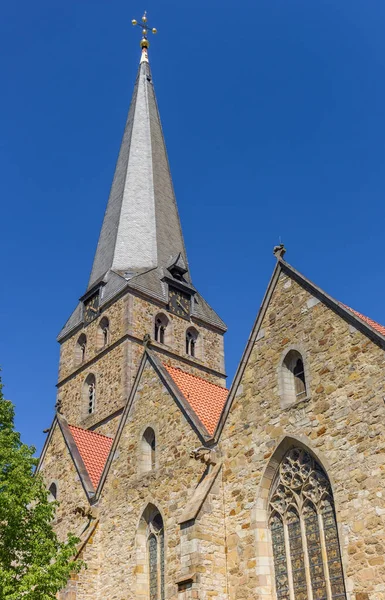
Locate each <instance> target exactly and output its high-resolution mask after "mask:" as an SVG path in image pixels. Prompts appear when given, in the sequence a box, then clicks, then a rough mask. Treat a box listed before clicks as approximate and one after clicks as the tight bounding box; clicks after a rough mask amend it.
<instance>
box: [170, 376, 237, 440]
mask: <svg viewBox="0 0 385 600" xmlns="http://www.w3.org/2000/svg"><path fill="white" fill-rule="evenodd" d="M163 366H164V367H165V368H166V369H167V371H168V373H169V375H171V377H172V378H173V380H174V382H175V383H176V385H177V386H178V388H179V389H180V391H181V392H182V394H183V395H184V397H185V398H186V400H187V402H188V403H189V404H190V406H191V408H192V409H193V411H194V412H195V414H196V415H197V417H198V418H199V420H200V421H201V423H203V425H204V426H205V427H206V429H207V431H208V432H209V434H210V435H213V433H214V431H215V428H216V426H217V424H218V421H219V418H220V416H221V413H222V409H223V407H224V405H225V402H226V398H227V395H228V393H229V390H227V389H226V388H223V387H220V386H219V385H215V384H214V383H210V382H209V381H206V380H205V379H201V378H200V377H196V375H191V374H190V373H185V372H184V371H182V370H181V369H178V368H176V367H170V366H169V365H163Z"/></svg>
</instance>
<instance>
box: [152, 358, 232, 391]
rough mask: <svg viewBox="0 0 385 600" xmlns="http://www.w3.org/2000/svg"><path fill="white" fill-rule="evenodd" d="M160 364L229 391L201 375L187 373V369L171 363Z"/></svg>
mask: <svg viewBox="0 0 385 600" xmlns="http://www.w3.org/2000/svg"><path fill="white" fill-rule="evenodd" d="M162 364H163V366H164V367H165V368H166V369H167V368H170V369H176V370H177V371H180V372H181V373H183V374H184V375H191V377H194V378H195V379H199V380H200V381H204V382H205V383H208V384H209V385H213V386H214V387H217V388H219V389H220V390H225V391H226V392H228V391H229V390H228V388H226V387H222V386H221V385H218V384H217V383H213V382H212V381H208V380H207V379H204V378H203V377H199V375H194V374H193V373H189V372H188V371H183V369H181V368H180V367H174V366H173V365H166V364H165V363H162Z"/></svg>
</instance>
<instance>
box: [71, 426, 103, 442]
mask: <svg viewBox="0 0 385 600" xmlns="http://www.w3.org/2000/svg"><path fill="white" fill-rule="evenodd" d="M68 427H73V428H74V429H79V430H80V431H85V432H86V433H92V435H97V436H99V437H102V438H105V439H106V440H109V441H110V442H112V441H113V439H114V438H111V437H109V436H108V435H103V433H98V432H97V431H92V430H91V429H84V428H83V427H79V426H78V425H71V423H68Z"/></svg>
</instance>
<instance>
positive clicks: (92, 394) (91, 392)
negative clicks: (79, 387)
mask: <svg viewBox="0 0 385 600" xmlns="http://www.w3.org/2000/svg"><path fill="white" fill-rule="evenodd" d="M83 396H84V403H85V406H86V414H88V415H92V413H93V412H95V404H96V379H95V375H94V374H93V373H90V374H89V375H87V378H86V380H85V382H84V389H83Z"/></svg>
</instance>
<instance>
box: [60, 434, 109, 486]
mask: <svg viewBox="0 0 385 600" xmlns="http://www.w3.org/2000/svg"><path fill="white" fill-rule="evenodd" d="M68 427H69V429H70V431H71V434H72V437H73V438H74V440H75V443H76V446H77V448H78V450H79V453H80V456H81V457H82V459H83V462H84V465H85V467H86V469H87V471H88V474H89V476H90V479H91V481H92V484H93V486H94V488H95V489H96V488H97V487H98V483H99V480H100V477H101V475H102V473H103V469H104V466H105V464H106V461H107V458H108V455H109V453H110V450H111V446H112V442H113V440H112V439H111V438H109V437H106V436H105V435H101V434H100V433H95V432H94V431H88V430H87V429H81V428H80V427H75V425H69V426H68Z"/></svg>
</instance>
